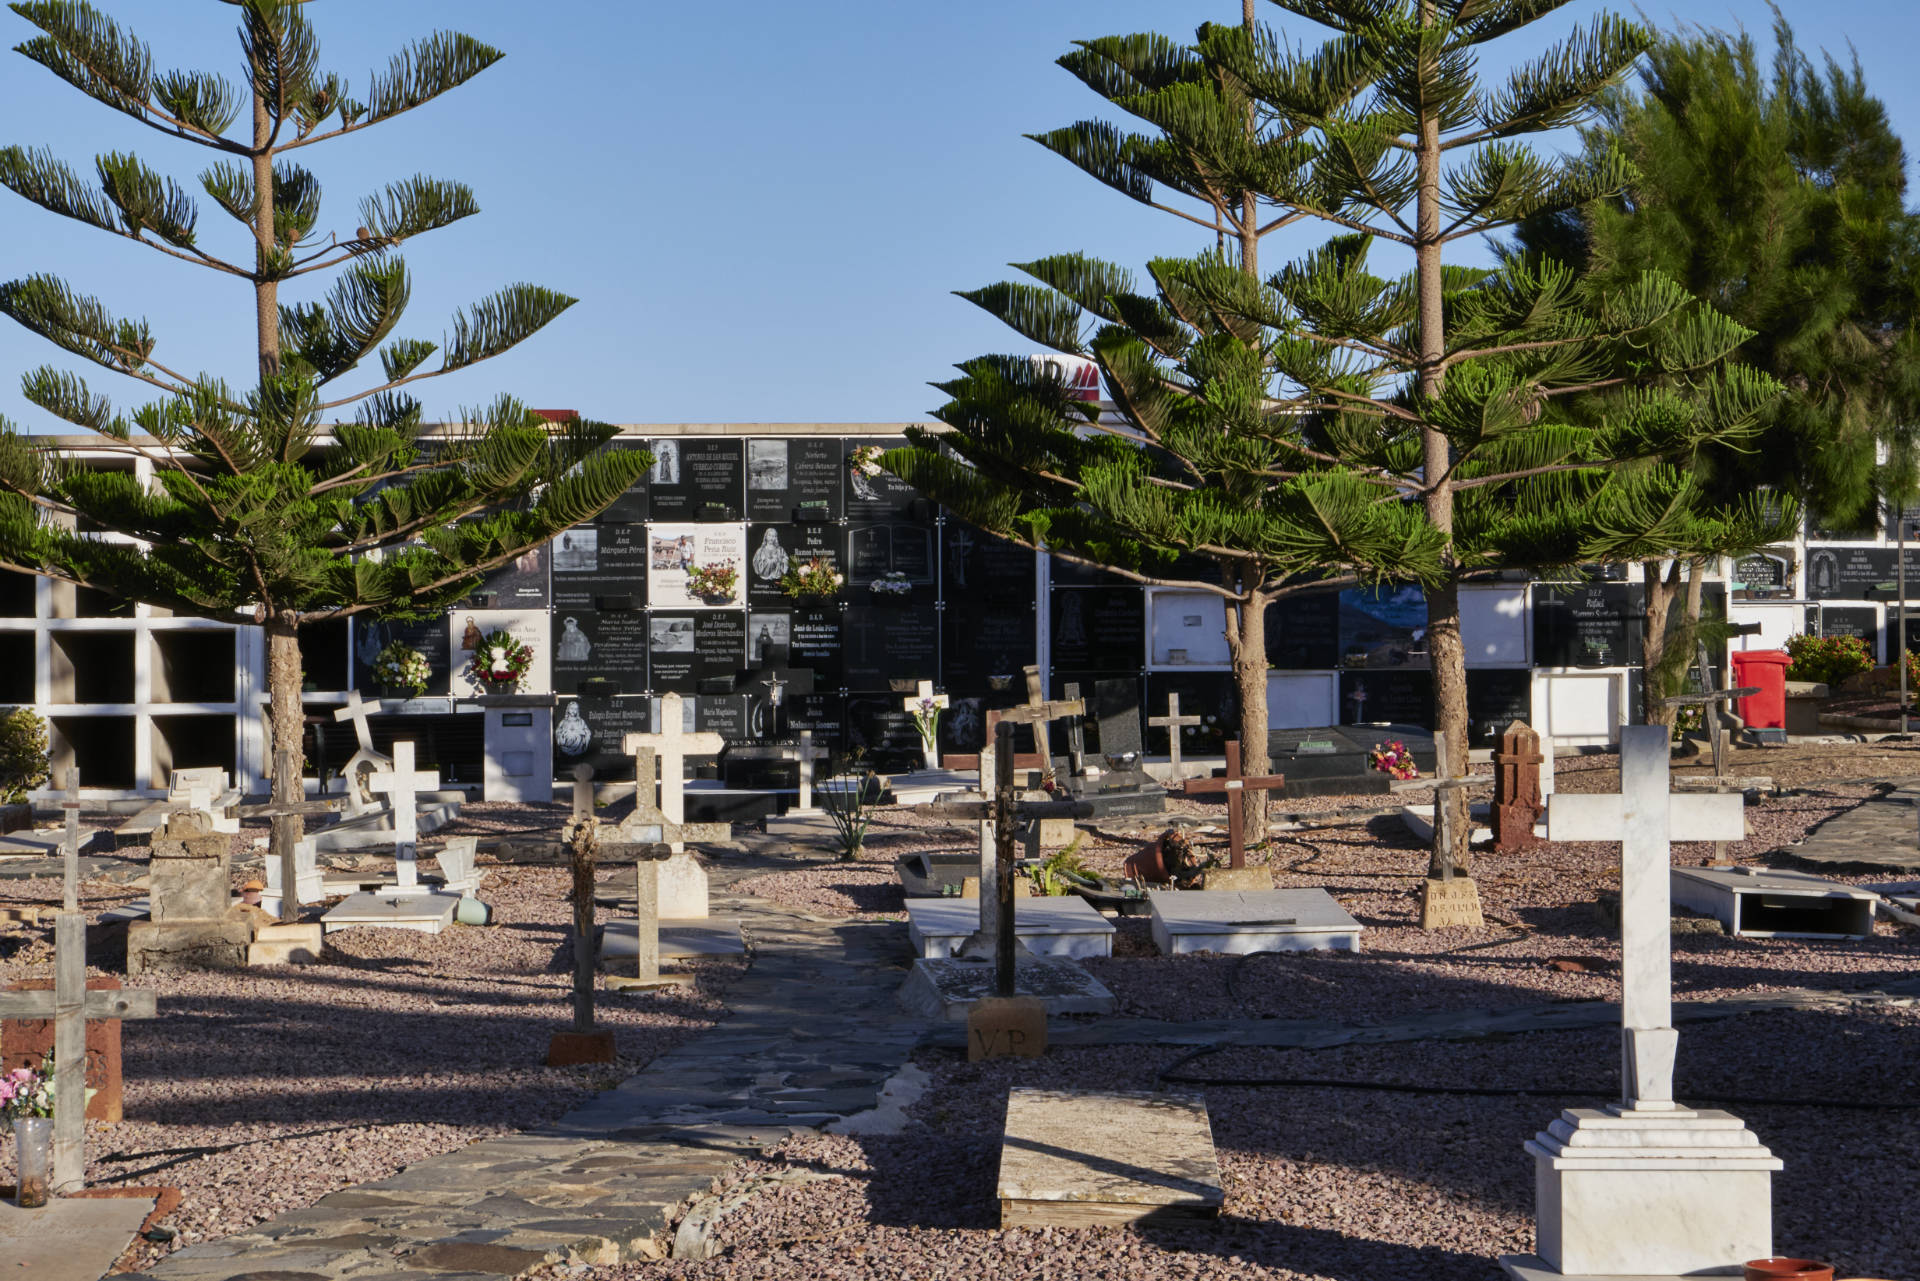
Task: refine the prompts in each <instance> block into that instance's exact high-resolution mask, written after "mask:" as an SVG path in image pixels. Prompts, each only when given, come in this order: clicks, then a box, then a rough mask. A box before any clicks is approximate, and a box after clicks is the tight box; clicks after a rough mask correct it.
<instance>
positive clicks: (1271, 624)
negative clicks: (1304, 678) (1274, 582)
mask: <svg viewBox="0 0 1920 1281" xmlns="http://www.w3.org/2000/svg"><path fill="white" fill-rule="evenodd" d="M1267 662H1268V664H1269V665H1271V666H1273V667H1277V668H1281V669H1283V670H1291V671H1303V670H1310V669H1314V668H1319V669H1323V670H1324V669H1326V668H1329V667H1338V666H1339V665H1340V594H1339V593H1338V592H1334V591H1315V592H1302V593H1301V594H1299V595H1297V596H1286V597H1282V598H1281V599H1279V600H1277V601H1275V602H1274V603H1273V604H1271V605H1269V606H1267Z"/></svg>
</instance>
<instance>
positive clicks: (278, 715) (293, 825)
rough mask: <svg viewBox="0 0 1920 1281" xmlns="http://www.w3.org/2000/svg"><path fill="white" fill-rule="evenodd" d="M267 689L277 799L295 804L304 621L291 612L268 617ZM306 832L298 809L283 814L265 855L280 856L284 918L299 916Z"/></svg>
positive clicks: (300, 789)
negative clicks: (299, 849) (298, 857)
mask: <svg viewBox="0 0 1920 1281" xmlns="http://www.w3.org/2000/svg"><path fill="white" fill-rule="evenodd" d="M266 627H267V690H268V693H269V695H270V697H271V699H272V708H273V743H272V748H273V803H274V804H275V805H276V806H280V807H282V808H284V807H287V806H291V805H292V804H294V803H295V802H296V801H299V800H301V799H302V798H303V797H304V795H305V790H306V789H305V787H304V786H303V784H302V778H303V776H304V775H305V773H306V771H305V769H304V768H302V766H301V759H302V756H303V755H304V754H303V752H302V751H301V738H302V735H303V732H304V729H305V727H304V725H303V720H304V717H303V715H302V713H301V709H300V627H299V623H298V620H297V619H296V618H295V616H294V615H293V614H292V613H291V612H287V613H281V614H276V615H274V616H273V617H271V618H269V619H268V620H267V624H266ZM305 835H306V820H304V819H303V818H301V817H300V815H298V814H280V815H276V816H275V817H274V820H273V839H272V845H271V848H270V849H269V850H268V852H267V857H269V858H276V859H279V860H280V887H281V895H280V919H281V920H283V921H293V920H297V919H299V916H300V896H299V895H298V894H297V893H296V892H295V886H296V885H297V884H298V882H297V880H296V879H295V870H296V865H295V860H294V847H295V846H296V845H298V844H299V843H300V840H301V838H302V837H303V836H305Z"/></svg>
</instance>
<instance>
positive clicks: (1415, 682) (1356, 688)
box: [1340, 667, 1433, 728]
mask: <svg viewBox="0 0 1920 1281" xmlns="http://www.w3.org/2000/svg"><path fill="white" fill-rule="evenodd" d="M1373 722H1386V723H1391V724H1394V725H1421V726H1425V727H1427V728H1432V726H1433V673H1431V672H1427V671H1422V670H1420V669H1418V668H1407V667H1400V668H1380V669H1376V670H1370V671H1352V672H1342V673H1340V723H1341V724H1342V725H1364V724H1369V723H1373Z"/></svg>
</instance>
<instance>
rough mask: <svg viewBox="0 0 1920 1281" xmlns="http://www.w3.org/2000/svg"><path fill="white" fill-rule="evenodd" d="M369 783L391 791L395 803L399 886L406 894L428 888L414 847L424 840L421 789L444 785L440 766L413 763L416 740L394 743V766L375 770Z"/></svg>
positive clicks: (395, 863) (375, 788)
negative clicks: (423, 767)
mask: <svg viewBox="0 0 1920 1281" xmlns="http://www.w3.org/2000/svg"><path fill="white" fill-rule="evenodd" d="M367 786H368V787H369V788H371V789H372V790H373V791H375V792H384V793H387V794H388V796H389V798H390V801H391V804H392V805H393V871H394V879H395V880H396V881H397V882H398V885H397V887H396V888H397V889H398V890H399V892H400V893H402V894H417V893H422V892H424V891H425V890H426V888H427V887H426V886H424V885H422V884H421V883H420V869H419V867H418V865H417V864H416V863H415V861H414V857H415V855H414V850H415V847H416V846H417V845H418V844H419V842H420V809H419V803H418V801H417V800H416V799H415V798H416V797H417V796H418V795H419V794H420V793H421V792H427V791H433V790H435V789H436V788H438V787H439V786H440V772H439V771H438V770H416V769H415V768H414V767H413V743H412V741H411V740H407V741H403V742H399V743H395V744H394V745H393V768H392V769H390V770H388V771H386V772H385V773H383V774H375V775H374V776H373V777H372V778H371V779H369V780H368V782H367Z"/></svg>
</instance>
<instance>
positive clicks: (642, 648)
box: [553, 609, 647, 694]
mask: <svg viewBox="0 0 1920 1281" xmlns="http://www.w3.org/2000/svg"><path fill="white" fill-rule="evenodd" d="M553 630H554V639H553V689H554V692H555V693H557V694H571V693H573V692H574V691H575V690H577V689H579V688H580V682H581V681H583V680H587V679H590V678H592V677H596V676H599V677H606V678H607V679H609V680H616V681H618V682H620V692H621V693H622V694H639V693H642V692H644V691H645V690H646V688H647V616H646V615H645V614H644V613H641V612H640V611H638V610H632V611H620V612H609V613H602V612H600V611H598V610H592V609H579V610H574V611H572V612H568V613H556V614H555V615H554V618H553Z"/></svg>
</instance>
